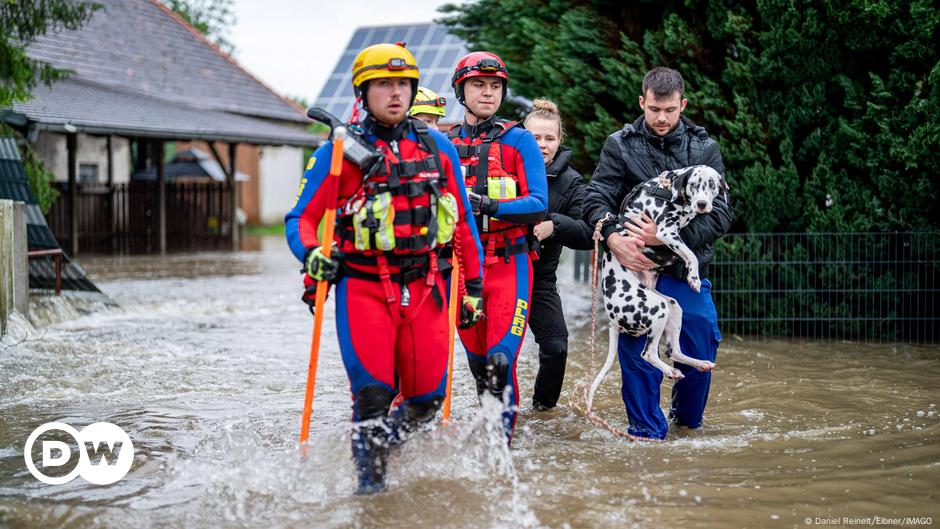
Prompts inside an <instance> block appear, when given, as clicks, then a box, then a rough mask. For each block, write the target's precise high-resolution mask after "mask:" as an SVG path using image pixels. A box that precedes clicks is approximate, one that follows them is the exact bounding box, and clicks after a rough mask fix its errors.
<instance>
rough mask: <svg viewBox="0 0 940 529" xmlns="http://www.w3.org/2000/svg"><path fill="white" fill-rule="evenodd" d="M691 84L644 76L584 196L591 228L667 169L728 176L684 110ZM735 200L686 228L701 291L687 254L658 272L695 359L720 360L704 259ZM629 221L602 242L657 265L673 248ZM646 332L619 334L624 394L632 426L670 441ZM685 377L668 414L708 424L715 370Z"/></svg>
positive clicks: (675, 75) (637, 262) (625, 261)
mask: <svg viewBox="0 0 940 529" xmlns="http://www.w3.org/2000/svg"><path fill="white" fill-rule="evenodd" d="M684 94H685V83H684V81H683V79H682V75H681V74H679V72H677V71H675V70H672V69H669V68H654V69H652V70H650V71H649V72H648V73H647V74H646V76H645V77H644V78H643V95H641V96H640V98H639V103H640V108H641V109H643V115H642V116H640V117H639V118H638V119H637V120H636V121H634V122H633V123H632V124H628V125H626V126H624V127H623V129H622V130H620V131H617V132H615V133H613V134H611V135H610V136H608V137H607V142H606V143H605V144H604V148H603V150H602V151H601V156H600V160H599V161H598V165H597V169H596V170H595V171H594V175H593V177H592V178H591V183H590V185H589V186H588V194H587V196H586V197H585V199H584V204H583V212H584V220H585V221H586V222H588V224H590V225H591V226H594V225H596V223H597V222H598V221H599V220H601V219H603V218H604V217H605V215H606V214H607V213H612V214H614V215H615V216H616V215H617V214H618V213H619V208H620V204H621V202H622V201H623V199H624V197H625V196H626V195H627V194H628V193H629V192H630V191H631V190H632V189H633V188H634V186H636V185H637V184H640V183H642V182H645V181H647V180H650V179H652V178H655V177H657V176H658V175H659V174H660V173H662V172H663V171H667V170H673V169H681V168H683V167H689V166H692V165H708V166H710V167H712V168H713V169H715V170H716V171H718V172H719V173H721V174H722V175H724V163H723V162H722V160H721V153H720V152H719V150H718V144H717V143H715V140H713V139H711V138H709V137H708V133H706V132H705V129H704V128H703V127H700V126H698V125H696V124H694V123H693V122H692V121H690V120H689V119H687V118H685V117H683V116H682V111H683V110H685V106H686V103H687V101H686V99H684ZM733 216H734V214H733V211H732V209H731V205H730V204H729V203H728V201H726V200H725V199H724V197H723V196H719V197H718V198H716V199H715V201H714V204H713V210H712V211H711V212H710V213H707V214H702V215H698V216H696V217H695V219H693V220H692V222H691V223H690V224H689V225H688V226H686V227H685V228H684V229H683V230H682V231H681V232H680V236H681V237H682V239H683V241H684V242H685V243H686V245H687V246H688V247H689V248H690V249H691V250H692V251H693V252H694V253H695V255H696V257H698V260H699V263H700V264H699V269H700V270H699V277H701V278H702V288H701V291H700V292H695V291H694V290H692V288H691V287H690V286H689V285H688V283H686V280H685V277H686V273H685V270H684V266H683V263H682V261H681V260H679V261H677V262H676V263H675V264H673V265H671V266H669V267H666V268H664V269H663V270H661V271H660V275H659V280H658V282H657V284H656V290H658V291H659V292H661V293H663V294H665V295H667V296H670V297H672V298H674V299H675V300H676V301H678V303H679V305H680V306H681V307H682V334H681V337H680V345H681V347H682V352H683V353H685V354H686V355H688V356H691V357H692V358H697V359H700V360H708V361H711V362H714V361H715V356H716V354H717V351H718V343H719V342H720V341H721V334H720V333H719V331H718V314H717V312H716V310H715V304H714V302H713V301H712V298H711V283H710V282H709V281H708V280H707V279H705V278H706V277H707V275H706V272H707V270H706V265H707V264H708V263H710V262H711V261H712V259H713V258H714V249H713V243H714V242H715V240H717V239H718V238H719V237H721V236H722V235H724V234H725V233H727V231H728V229H730V227H731V221H732V219H733ZM634 221H635V224H630V223H627V226H626V229H627V230H628V235H627V236H623V235H621V234H620V231H621V230H622V229H623V227H621V226H618V225H617V224H616V223H610V222H608V223H605V224H604V225H603V226H602V228H601V238H602V239H601V240H602V241H604V242H605V243H606V245H607V248H608V250H609V251H611V252H613V254H614V256H615V257H616V258H617V260H618V261H619V262H620V264H622V265H623V266H624V267H626V268H628V269H630V270H633V271H635V272H640V271H644V270H650V269H652V268H654V267H655V266H656V265H655V263H654V262H653V261H652V260H651V259H650V258H649V257H647V256H646V255H644V253H643V250H644V248H647V249H648V250H647V251H650V250H652V251H657V252H662V251H667V252H668V251H669V250H667V249H666V248H665V247H664V246H663V247H661V248H659V249H657V248H656V247H657V246H661V245H662V242H660V241H659V240H658V239H657V238H656V224H655V222H653V221H652V219H649V218H640V219H634ZM645 342H646V337H638V338H637V337H633V336H630V335H628V334H621V335H620V342H619V347H618V356H619V359H620V369H621V372H622V375H623V387H622V390H621V394H622V396H623V401H624V404H625V406H626V409H627V418H628V419H629V421H630V429H629V432H630V433H631V434H633V435H636V436H638V437H646V438H651V439H665V437H666V433H667V431H668V424H667V422H666V418H665V417H664V416H663V413H662V410H661V409H660V407H659V400H660V399H659V387H660V384H661V383H662V378H663V374H662V372H661V371H660V370H659V369H657V368H656V367H654V366H653V365H652V364H650V363H649V362H647V361H645V360H644V359H643V358H642V357H641V356H640V354H641V353H642V351H643V347H644V345H645ZM676 367H677V368H678V369H680V370H681V371H682V373H683V374H684V375H685V377H684V378H683V379H681V380H679V381H677V382H676V383H675V385H674V386H673V390H672V405H671V406H670V413H669V415H670V419H671V420H672V421H673V422H675V423H676V424H678V425H681V426H686V427H688V428H698V427H700V426H701V425H702V416H703V413H704V411H705V403H706V401H707V400H708V390H709V386H710V384H711V372H709V371H706V372H700V371H697V370H696V369H694V368H691V367H689V366H685V365H682V364H676Z"/></svg>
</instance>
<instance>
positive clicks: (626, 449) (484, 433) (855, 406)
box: [0, 237, 940, 529]
mask: <svg viewBox="0 0 940 529" xmlns="http://www.w3.org/2000/svg"><path fill="white" fill-rule="evenodd" d="M260 247H261V248H262V251H260V252H242V253H240V254H225V253H222V254H200V255H187V256H171V257H166V258H156V257H133V258H96V259H83V260H82V262H83V265H84V266H85V268H86V269H87V271H88V273H89V274H90V276H91V278H92V279H93V280H95V281H97V284H98V285H99V286H100V287H101V289H102V290H103V291H105V292H106V293H108V294H109V295H110V296H112V298H113V299H114V300H115V301H116V302H117V303H118V304H120V305H121V306H122V307H123V310H113V311H109V312H103V313H96V314H92V315H86V316H83V317H81V318H79V319H77V320H73V321H70V322H67V323H63V324H59V325H56V326H53V327H50V328H47V329H45V330H44V331H43V332H41V335H40V336H37V337H33V338H32V339H30V340H29V341H25V342H19V343H16V342H15V341H12V342H11V341H10V338H9V337H8V340H7V342H5V343H6V345H4V346H2V347H3V348H2V349H0V414H2V415H0V416H2V422H0V527H14V528H20V527H22V528H34V527H60V528H70V529H71V528H85V527H114V528H123V527H135V528H136V527H141V528H146V527H186V528H218V527H232V528H235V527H259V528H264V529H275V528H301V527H318V528H319V527H326V528H331V527H363V528H371V527H380V526H383V527H391V526H397V527H415V528H419V527H455V528H473V529H480V528H491V527H492V528H495V527H553V528H567V527H572V528H575V527H605V528H606V527H611V528H613V527H617V528H620V527H684V528H725V527H727V528H747V527H753V528H765V527H766V528H773V527H807V526H817V525H828V526H838V527H854V526H857V525H863V524H865V523H866V520H868V521H867V523H868V524H869V525H875V526H878V525H879V520H878V519H876V518H875V517H880V518H881V519H886V520H887V521H884V520H882V521H881V522H880V523H881V524H882V526H888V525H889V524H890V523H893V522H894V520H895V519H899V520H898V522H897V524H898V525H900V524H901V523H903V522H905V521H906V522H907V524H906V525H905V526H907V527H912V526H927V525H932V524H933V523H938V524H940V507H938V504H940V502H938V498H937V495H938V491H940V409H938V404H940V397H938V394H937V391H936V389H935V388H936V385H937V380H938V379H940V361H938V360H940V350H938V348H937V347H936V346H934V347H932V348H915V347H908V346H892V345H859V344H852V343H808V342H795V341H754V342H751V341H744V340H741V339H740V338H736V337H731V336H726V337H725V342H724V343H723V344H722V347H721V349H720V350H719V355H718V369H717V370H716V371H715V374H714V379H713V383H712V394H711V399H710V402H709V406H708V410H707V412H706V423H705V426H704V427H703V428H701V429H700V430H697V431H675V432H672V433H671V434H670V437H669V440H668V441H667V442H664V443H631V442H628V441H625V440H623V439H620V438H617V437H614V436H613V435H611V434H609V433H608V432H607V431H606V430H604V429H602V428H599V427H597V426H595V425H594V424H592V423H590V422H588V421H587V420H585V418H584V417H583V416H581V415H579V414H578V413H577V412H576V411H574V410H573V409H572V408H571V407H570V406H569V404H568V395H569V394H570V392H571V389H572V387H573V385H574V383H575V382H577V381H579V380H582V379H584V378H586V377H590V376H591V373H590V372H589V368H588V366H589V363H590V359H589V356H590V354H589V347H588V344H589V334H590V292H589V289H587V288H585V287H584V286H583V285H581V284H575V283H573V282H572V280H571V279H570V278H571V273H570V269H569V270H567V271H562V272H561V273H560V274H559V275H560V276H561V277H562V278H563V279H562V283H563V284H562V285H561V289H562V292H563V293H564V295H565V296H566V303H565V305H566V310H568V315H569V327H570V329H571V334H572V337H571V355H570V360H569V375H568V377H569V378H568V380H567V382H566V386H565V393H564V394H563V396H562V405H561V406H560V407H559V408H557V409H556V410H554V411H551V412H547V413H538V412H533V411H531V410H530V409H529V404H528V401H529V397H530V396H531V388H532V383H533V380H534V373H535V369H536V367H537V353H536V349H535V347H534V344H533V343H532V342H531V340H528V342H527V344H526V346H525V348H524V351H523V356H522V358H521V360H520V364H519V365H520V367H519V373H520V384H521V386H522V392H523V397H524V398H523V410H522V415H521V416H520V419H519V423H518V426H517V428H516V437H515V441H514V443H513V447H512V449H511V450H507V449H506V448H505V447H504V445H503V443H501V442H500V434H499V433H498V431H497V429H496V428H495V427H494V426H495V424H496V422H495V420H494V414H493V413H487V412H481V410H480V406H479V405H478V404H477V402H476V396H475V394H474V392H473V391H472V389H471V388H472V383H471V379H470V376H469V373H468V370H467V368H466V364H465V360H464V358H463V355H462V354H458V356H457V362H456V365H457V369H456V373H455V380H454V388H455V389H454V391H455V396H454V404H453V409H454V412H453V419H454V420H453V422H452V423H451V424H450V425H448V426H446V427H440V428H438V429H437V430H435V431H433V432H429V433H427V434H424V435H422V436H420V437H418V438H415V439H414V440H413V442H411V443H410V444H408V445H406V446H404V447H403V448H402V449H401V450H400V451H399V452H398V453H396V454H394V455H393V456H392V458H391V459H390V462H389V468H390V490H389V492H387V493H383V494H379V495H376V496H372V497H365V498H364V497H358V496H355V495H353V494H352V492H353V486H354V481H353V477H352V474H353V469H352V464H351V462H350V459H349V440H348V429H347V428H348V418H349V413H350V410H349V405H350V400H349V395H348V389H347V383H346V379H345V375H344V371H343V368H342V364H341V361H340V358H339V355H338V353H337V350H338V349H337V346H336V339H335V338H336V337H335V332H334V330H333V323H332V321H333V320H332V309H331V310H330V311H329V312H328V314H327V316H326V317H327V321H326V324H325V326H324V328H325V336H324V344H325V347H324V350H323V351H322V352H321V354H320V369H319V377H318V381H317V387H316V389H317V392H316V399H315V401H314V412H313V427H312V449H311V450H310V453H309V455H308V457H307V458H306V459H301V457H300V454H299V451H298V449H297V438H298V432H299V430H300V414H301V409H302V401H303V395H304V384H305V379H306V369H307V363H308V359H309V344H310V329H311V326H312V325H311V322H312V318H311V317H310V315H309V313H308V312H307V309H306V306H305V305H303V304H302V303H301V302H300V300H299V297H300V296H299V294H300V289H299V281H300V278H299V275H298V273H297V272H298V269H299V265H298V264H297V263H296V262H295V261H294V259H293V257H292V256H290V255H289V253H288V252H287V249H286V247H285V245H284V243H283V242H282V240H281V239H280V238H277V237H272V238H265V239H264V240H262V241H261V245H260ZM598 335H599V336H601V337H604V336H606V331H605V330H604V329H598ZM14 338H15V337H14ZM598 350H599V352H598V360H597V362H598V365H600V363H601V362H602V360H603V359H602V358H601V357H600V355H602V354H603V351H604V350H605V348H604V345H603V343H601V344H600V346H599V347H598ZM619 378H620V377H619V374H618V372H617V370H616V369H614V370H613V371H612V374H611V375H609V376H608V378H607V379H606V380H605V382H604V383H603V384H602V385H601V388H600V390H599V392H598V396H597V397H596V399H595V409H596V410H597V411H598V413H599V414H600V415H601V416H603V417H605V418H607V419H608V420H610V421H612V422H613V423H614V424H616V425H618V426H620V427H623V428H625V426H626V417H625V415H624V412H623V404H622V402H621V400H620V396H619V385H620V381H619ZM668 386H669V382H666V383H664V388H663V390H664V391H663V394H664V396H665V395H668V393H669V391H668V389H669V388H668ZM665 403H666V401H665V400H664V405H665ZM49 421H62V422H65V423H68V424H71V425H73V426H75V427H77V428H81V427H83V426H85V425H87V424H90V423H93V422H97V421H107V422H112V423H115V424H117V425H119V426H121V427H122V428H123V429H124V430H125V431H127V433H128V434H129V436H130V438H131V440H132V441H133V443H134V448H135V451H136V455H135V459H134V465H133V467H132V469H131V471H130V473H129V474H128V475H127V476H126V477H125V478H124V479H122V480H121V481H119V482H117V483H115V484H113V485H109V486H95V485H90V484H88V483H87V482H85V481H84V480H83V479H81V478H79V479H76V480H74V481H72V482H70V483H68V484H66V485H58V486H52V485H46V484H43V483H40V482H39V481H37V480H36V479H34V478H33V477H32V476H31V475H30V474H29V473H28V471H27V469H26V467H25V464H24V461H23V453H22V452H23V446H24V444H25V441H26V439H27V437H28V436H29V434H30V432H31V431H32V430H33V429H34V428H36V427H38V426H39V425H41V424H43V423H46V422H49ZM918 517H926V519H924V518H921V519H916V518H918ZM905 518H915V519H911V520H904V519H905ZM852 519H856V520H852ZM928 522H929V524H928Z"/></svg>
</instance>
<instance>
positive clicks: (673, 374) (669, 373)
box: [666, 367, 685, 380]
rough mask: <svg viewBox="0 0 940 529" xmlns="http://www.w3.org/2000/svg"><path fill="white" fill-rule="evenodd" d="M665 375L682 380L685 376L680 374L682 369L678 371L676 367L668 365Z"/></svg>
mask: <svg viewBox="0 0 940 529" xmlns="http://www.w3.org/2000/svg"><path fill="white" fill-rule="evenodd" d="M666 376H667V377H669V378H671V379H673V380H682V379H683V378H685V375H683V374H682V371H679V370H678V369H676V368H674V367H670V368H669V369H668V370H667V371H666Z"/></svg>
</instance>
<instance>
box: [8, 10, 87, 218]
mask: <svg viewBox="0 0 940 529" xmlns="http://www.w3.org/2000/svg"><path fill="white" fill-rule="evenodd" d="M100 7H101V6H100V5H99V4H93V3H88V2H70V1H68V0H33V1H29V2H20V1H17V0H0V35H2V37H0V111H2V110H3V109H8V108H10V107H12V106H13V103H15V102H17V101H26V100H28V99H30V97H31V95H30V93H31V91H32V89H33V88H35V87H36V85H37V84H39V83H45V84H46V85H48V86H51V85H52V83H54V82H55V81H57V80H59V79H63V78H65V77H67V76H68V74H69V73H70V72H69V71H68V70H62V69H59V68H54V67H53V66H51V65H49V64H44V63H41V62H39V61H36V60H34V59H31V58H30V57H29V55H28V54H27V53H26V48H27V47H28V46H29V44H30V43H31V42H32V41H33V40H35V38H36V37H37V36H39V35H43V34H45V33H46V32H48V31H55V30H59V29H72V30H74V29H78V28H79V27H81V26H82V24H84V23H85V22H87V21H88V20H89V19H90V18H91V16H92V13H94V11H95V10H97V9H98V8H100ZM0 135H4V136H19V132H18V131H16V130H14V129H13V128H12V127H10V126H8V125H7V124H6V123H2V122H0ZM19 144H20V151H21V155H22V157H23V167H24V169H25V172H26V177H27V179H28V180H29V185H30V187H31V188H32V189H33V193H34V194H35V195H36V199H37V201H38V202H39V206H40V208H42V211H43V212H47V211H49V208H50V207H51V206H52V203H53V202H55V199H56V197H57V196H58V192H57V191H56V190H55V189H53V188H52V187H51V185H50V183H51V182H52V181H53V180H54V179H55V177H54V175H53V174H52V173H51V172H50V171H49V170H47V169H46V168H45V167H44V166H43V164H42V162H41V161H40V160H39V158H38V157H37V156H36V155H35V153H34V152H33V150H32V148H31V147H30V145H29V143H27V142H25V141H21V142H19Z"/></svg>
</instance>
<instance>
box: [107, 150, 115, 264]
mask: <svg viewBox="0 0 940 529" xmlns="http://www.w3.org/2000/svg"><path fill="white" fill-rule="evenodd" d="M114 209H115V208H114V147H113V146H112V145H111V135H110V134H108V213H109V215H108V217H109V218H110V219H111V222H110V225H111V252H112V253H115V252H116V250H117V237H116V236H115V235H117V234H116V233H115V228H116V226H117V221H116V220H115V215H114Z"/></svg>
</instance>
